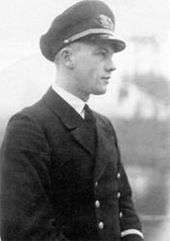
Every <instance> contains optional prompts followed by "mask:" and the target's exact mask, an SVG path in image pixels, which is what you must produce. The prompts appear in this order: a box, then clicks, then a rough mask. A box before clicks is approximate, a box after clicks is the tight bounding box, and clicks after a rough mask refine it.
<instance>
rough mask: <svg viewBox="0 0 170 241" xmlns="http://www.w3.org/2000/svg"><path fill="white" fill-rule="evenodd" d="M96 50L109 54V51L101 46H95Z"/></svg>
mask: <svg viewBox="0 0 170 241" xmlns="http://www.w3.org/2000/svg"><path fill="white" fill-rule="evenodd" d="M96 50H104V51H106V52H107V53H109V50H108V49H107V48H106V47H103V46H97V48H96Z"/></svg>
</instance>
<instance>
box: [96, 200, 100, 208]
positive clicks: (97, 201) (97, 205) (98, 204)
mask: <svg viewBox="0 0 170 241" xmlns="http://www.w3.org/2000/svg"><path fill="white" fill-rule="evenodd" d="M95 206H96V208H99V207H100V202H99V200H96V201H95Z"/></svg>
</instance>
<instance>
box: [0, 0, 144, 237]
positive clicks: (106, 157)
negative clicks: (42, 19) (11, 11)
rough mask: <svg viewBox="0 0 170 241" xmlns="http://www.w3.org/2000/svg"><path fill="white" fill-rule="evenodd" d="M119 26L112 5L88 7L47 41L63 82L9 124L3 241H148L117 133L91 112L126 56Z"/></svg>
mask: <svg viewBox="0 0 170 241" xmlns="http://www.w3.org/2000/svg"><path fill="white" fill-rule="evenodd" d="M114 25H115V22H114V16H113V13H112V11H111V10H110V8H109V7H108V6H107V5H106V4H105V3H103V2H101V1H97V0H94V1H81V2H78V3H76V4H75V5H73V6H72V7H71V8H69V9H67V10H66V11H65V12H64V13H62V14H61V15H59V16H58V17H56V19H55V20H54V21H53V23H52V25H51V27H50V28H49V30H48V32H47V33H46V34H44V35H43V36H42V37H41V40H40V47H41V51H42V53H43V55H44V56H45V57H46V58H47V59H48V60H50V61H52V62H54V63H55V65H56V70H57V76H56V81H55V83H54V84H53V85H52V87H51V88H50V89H49V90H48V92H47V93H46V94H45V95H44V96H43V98H42V99H41V100H40V101H39V102H37V103H36V104H34V105H33V106H31V107H28V108H25V109H24V110H22V111H21V112H19V113H17V114H16V115H14V116H13V117H12V118H11V119H10V121H9V123H8V127H7V130H6V135H5V138H4V141H3V145H2V152H1V162H2V165H1V166H2V167H1V170H2V171H1V172H2V180H1V238H2V241H14V240H17V241H47V240H48V241H65V240H66V241H120V240H123V241H141V240H143V234H142V232H141V225H140V221H139V219H138V217H137V215H136V212H135V210H134V207H133V203H132V199H131V188H130V186H129V183H128V179H127V176H126V173H125V171H124V168H123V166H122V164H121V160H120V154H119V149H118V145H117V140H116V135H115V132H114V129H113V127H112V125H111V124H110V122H109V120H107V118H105V117H104V116H102V115H99V114H98V113H96V112H93V111H92V110H90V109H89V107H88V105H87V104H86V101H87V100H88V99H89V96H90V95H91V94H95V95H100V94H104V93H105V92H106V88H107V85H108V83H109V79H110V77H111V72H112V71H114V70H115V66H114V64H113V62H112V57H113V54H114V53H116V52H118V51H121V50H123V49H124V48H125V43H124V42H123V41H121V40H119V39H116V38H115V36H114ZM35 81H38V80H35Z"/></svg>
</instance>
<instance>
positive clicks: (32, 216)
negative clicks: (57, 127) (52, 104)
mask: <svg viewBox="0 0 170 241" xmlns="http://www.w3.org/2000/svg"><path fill="white" fill-rule="evenodd" d="M49 168H50V148H49V146H48V142H47V140H46V137H45V134H44V132H43V131H42V129H41V127H40V125H39V124H37V122H36V121H34V120H32V118H29V117H28V116H27V115H22V114H17V115H15V116H14V117H12V118H11V120H10V121H9V123H8V126H7V130H6V134H5V137H4V141H3V144H2V148H1V239H2V241H15V240H17V241H23V240H24V241H61V240H62V241H65V240H67V239H66V238H65V237H64V236H63V235H62V234H61V233H60V231H59V230H57V228H56V226H55V217H54V213H53V208H52V205H51V203H50V191H49V190H50V175H49Z"/></svg>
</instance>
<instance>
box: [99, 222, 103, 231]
mask: <svg viewBox="0 0 170 241" xmlns="http://www.w3.org/2000/svg"><path fill="white" fill-rule="evenodd" d="M98 227H99V229H100V230H102V229H103V228H104V223H103V222H99V223H98Z"/></svg>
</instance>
